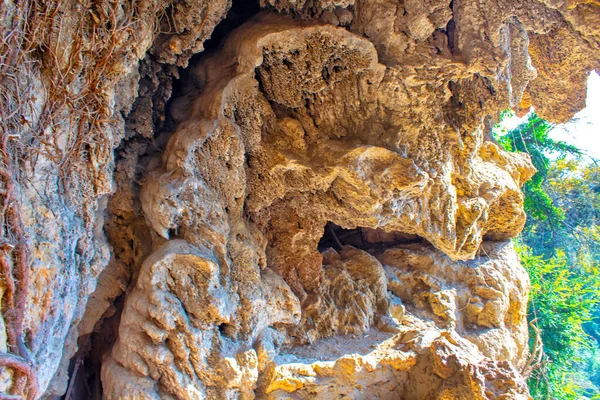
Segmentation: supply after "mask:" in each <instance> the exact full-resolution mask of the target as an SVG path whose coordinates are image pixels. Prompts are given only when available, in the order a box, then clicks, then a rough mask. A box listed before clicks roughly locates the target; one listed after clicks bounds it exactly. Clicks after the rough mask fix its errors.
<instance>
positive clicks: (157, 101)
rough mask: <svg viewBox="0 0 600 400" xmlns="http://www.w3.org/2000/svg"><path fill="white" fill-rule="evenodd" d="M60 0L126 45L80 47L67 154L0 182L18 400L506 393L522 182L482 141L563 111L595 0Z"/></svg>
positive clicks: (8, 374)
mask: <svg viewBox="0 0 600 400" xmlns="http://www.w3.org/2000/svg"><path fill="white" fill-rule="evenodd" d="M67 3H68V2H67ZM75 3H76V2H73V7H71V8H70V7H63V8H60V9H59V10H58V11H56V13H57V14H56V15H58V14H60V15H61V16H62V17H61V18H56V21H62V20H68V21H74V20H76V17H81V18H83V19H82V21H84V22H85V21H87V22H85V23H88V24H89V27H90V29H89V32H96V31H94V29H99V28H97V27H98V26H100V25H101V22H102V21H103V18H108V19H110V18H112V20H111V21H113V22H111V23H109V24H107V25H106V26H109V27H110V26H113V25H114V21H117V22H119V24H121V25H123V26H124V28H123V32H126V34H125V33H123V35H124V36H123V37H120V39H118V40H117V39H115V40H114V43H113V42H110V43H113V45H111V46H112V48H113V50H112V52H110V53H101V54H98V57H97V58H98V60H100V59H102V58H101V57H105V58H106V57H109V55H110V57H113V59H111V60H113V62H112V63H111V67H110V68H108V67H106V68H107V69H106V72H105V73H104V75H103V76H104V77H105V79H104V80H100V81H99V82H98V84H97V85H100V86H97V87H99V88H101V89H102V90H99V92H101V95H102V96H104V97H105V98H106V99H108V100H107V101H106V110H105V112H106V113H108V114H106V115H107V117H106V118H105V119H103V120H102V124H105V125H102V127H103V129H102V130H100V131H93V132H95V133H94V134H91V133H90V135H91V137H87V138H86V139H85V140H86V141H89V146H88V147H87V148H86V149H87V150H86V151H87V153H85V154H88V153H89V154H88V156H87V158H85V157H84V158H83V159H82V160H80V162H79V163H78V164H72V165H73V167H72V169H71V170H70V171H69V173H68V174H65V173H64V171H63V169H64V164H60V163H58V164H57V163H54V161H52V160H51V159H49V158H45V156H44V155H43V154H42V155H39V156H37V157H38V158H37V159H36V160H37V161H36V163H32V162H31V163H30V161H24V162H25V163H26V168H25V169H24V170H26V171H27V174H24V175H23V177H21V178H19V179H21V180H20V181H17V182H16V184H18V185H20V186H18V187H19V188H21V192H20V193H21V198H20V203H19V204H20V205H19V207H20V208H21V213H22V217H21V219H22V221H23V226H24V230H25V231H26V232H27V234H28V237H29V241H28V242H27V246H29V247H30V248H31V249H32V251H31V252H30V253H31V256H30V260H31V261H30V264H29V268H30V270H31V274H30V275H31V277H30V280H31V282H33V284H32V285H31V287H30V288H29V291H28V292H27V293H28V294H27V304H26V307H25V318H24V322H23V337H24V340H23V342H24V343H23V344H24V345H25V346H26V347H27V348H28V351H22V352H21V351H19V352H18V353H20V354H18V353H17V350H14V349H12V348H11V346H10V343H9V345H8V346H7V345H6V343H7V342H6V340H4V339H2V340H4V343H2V344H3V346H0V348H2V349H3V350H5V351H7V352H13V353H15V354H17V355H18V356H19V357H21V358H22V359H24V360H25V361H26V362H27V363H29V364H31V365H33V366H34V367H35V370H36V371H37V372H36V379H35V389H36V390H35V391H32V390H29V391H28V392H27V393H29V395H30V396H29V397H33V398H39V397H42V396H44V397H47V398H51V396H55V395H62V394H64V393H66V392H67V391H69V393H70V395H71V396H75V398H89V397H86V396H90V392H93V395H94V396H97V397H98V396H102V397H103V398H106V399H203V398H206V399H221V398H223V399H234V398H240V399H251V398H272V399H281V398H286V399H303V398H311V399H312V398H321V399H330V398H354V399H361V398H381V399H398V398H406V399H424V398H440V399H471V398H473V399H495V398H511V399H512V398H515V399H519V398H523V399H527V398H528V389H527V386H526V384H525V379H524V377H523V376H522V375H521V372H522V371H523V370H524V367H525V366H526V362H527V359H528V356H529V354H528V352H529V349H528V346H527V340H528V335H527V322H526V302H527V295H528V290H529V282H528V278H527V274H526V273H525V271H524V269H523V268H522V267H521V265H520V263H519V260H518V257H517V256H516V254H515V251H514V249H513V248H512V245H511V243H510V239H511V238H513V237H515V236H516V235H518V234H519V232H520V231H521V229H522V227H523V225H524V223H525V218H526V216H525V214H524V211H523V194H522V192H521V186H522V185H523V184H524V182H526V181H527V180H528V179H529V178H530V177H531V176H532V175H533V173H534V172H535V171H534V169H533V167H532V165H531V162H530V160H529V158H528V156H526V155H522V154H514V153H507V152H505V151H503V150H502V149H501V148H499V146H498V145H497V144H496V143H494V141H493V140H492V138H491V137H490V134H489V132H490V128H491V126H492V125H493V123H494V122H495V121H496V120H497V116H498V112H499V111H501V110H504V109H506V108H509V107H512V108H513V109H515V110H516V111H517V112H519V113H520V112H523V111H524V110H526V109H527V108H528V107H529V106H530V105H531V104H533V105H534V106H535V107H536V110H537V111H538V113H540V115H542V116H544V117H545V118H549V119H551V120H554V121H564V120H566V119H569V118H570V117H571V116H572V115H573V114H574V113H575V112H576V111H577V110H579V109H580V108H581V107H582V106H583V95H584V93H585V85H584V82H585V78H586V76H587V73H588V72H589V71H590V70H593V69H598V68H599V67H600V63H599V61H598V60H600V31H599V29H600V28H599V27H600V6H599V5H598V4H597V2H594V1H590V2H586V1H578V2H555V1H520V0H519V1H517V0H515V1H505V2H497V1H496V2H491V1H483V2H479V3H473V2H464V1H457V0H454V1H445V0H428V1H419V0H410V1H409V0H407V1H397V0H368V1H367V0H364V1H359V0H307V1H304V0H281V1H280V0H261V1H260V2H242V1H241V0H240V1H234V2H233V3H231V2H229V1H200V0H199V1H186V2H170V1H158V0H155V1H141V2H136V5H135V7H134V6H133V5H132V4H130V3H131V2H129V1H121V2H118V1H117V2H113V1H110V2H109V1H107V2H106V3H107V4H106V5H105V6H106V7H104V6H95V7H96V8H93V9H90V10H88V11H86V10H84V9H82V8H81V7H83V6H77V5H76V4H75ZM100 3H101V2H99V4H100ZM109 3H110V4H109ZM11 4H12V3H11ZM102 4H104V3H102ZM109 5H110V7H109ZM103 7H104V8H103ZM7 10H8V11H6V13H7V15H9V16H11V18H12V16H15V15H19V13H20V12H23V11H22V10H21V9H20V8H14V7H13V8H8V9H7ZM111 10H112V11H111ZM69 18H70V19H69ZM7 21H8V19H7ZM49 21H53V20H49ZM48 23H53V22H48ZM82 23H83V22H82ZM99 24H100V25H99ZM111 24H112V25H111ZM121 25H120V26H121ZM73 26H75V25H73ZM94 27H96V28H94ZM92 28H93V29H92ZM73 29H74V28H73ZM73 29H71V30H68V29H66V30H64V31H63V30H61V31H60V32H61V35H60V36H59V38H58V39H57V40H65V41H66V42H65V43H70V42H68V41H69V40H70V39H71V38H72V37H75V36H74V35H76V34H77V31H76V30H73ZM86 32H88V31H86ZM82 37H83V39H81V40H83V41H84V42H85V43H87V41H90V40H92V36H89V35H87V34H86V35H83V36H82ZM125 39H127V40H125ZM40 49H41V50H39V51H42V50H43V47H40ZM71 49H72V47H69V46H64V52H65V53H64V54H65V56H64V57H65V58H64V60H69V59H70V58H69V57H68V54H69V52H70V51H72V50H71ZM32 54H34V53H32ZM86 54H88V53H86ZM107 54H108V55H107ZM60 60H63V58H60ZM140 60H141V61H140ZM65 62H66V61H65ZM31 65H32V67H31V68H34V69H35V68H37V69H35V71H37V72H36V73H38V75H39V81H40V83H39V85H38V86H39V87H38V88H37V89H35V90H38V91H39V93H43V92H44V88H46V89H47V88H48V87H50V86H51V85H53V84H54V85H56V83H55V82H59V81H58V80H52V79H46V75H48V74H49V76H50V78H51V77H52V76H53V75H52V74H59V72H60V71H52V70H48V69H44V70H43V71H42V69H40V68H42V67H41V66H38V64H35V63H32V64H31ZM176 66H179V67H180V68H179V69H177V68H176ZM93 67H94V65H92V64H90V67H89V68H93ZM83 71H87V70H85V69H84V70H83ZM42 72H43V73H42ZM115 74H117V75H118V76H122V77H120V78H119V79H117V80H116V81H114V82H117V83H115V84H111V85H109V84H108V83H106V82H113V81H111V79H113V77H114V76H116V75H115ZM57 76H58V75H57ZM42 77H44V78H43V79H42ZM73 79H75V78H73ZM53 82H54V83H53ZM60 82H63V81H60ZM73 82H75V83H73V84H72V87H71V86H69V88H70V89H69V90H72V91H74V93H75V92H77V91H78V90H83V89H82V88H85V86H84V85H85V83H84V82H83V80H82V79H81V81H80V80H74V81H73ZM102 85H105V86H102ZM567 99H569V101H567ZM573 99H574V100H573ZM32 101H34V100H32ZM46 101H49V100H48V99H47V97H44V96H42V95H40V96H38V97H37V98H36V99H35V102H37V103H35V104H34V105H35V107H38V108H40V107H41V106H42V105H43V103H44V102H46ZM38 103H39V104H38ZM35 107H33V108H32V110H33V109H34V108H35ZM64 107H65V108H64V109H62V111H61V112H64V113H65V114H64V116H66V117H68V116H69V115H71V118H70V119H69V118H67V119H65V121H66V120H68V121H70V122H69V123H66V122H60V121H58V120H52V119H49V120H48V122H47V124H48V127H47V128H48V129H49V130H51V131H52V132H54V134H55V135H56V137H57V138H58V139H57V143H58V144H57V146H63V147H64V146H67V147H68V144H69V143H71V142H70V141H71V136H70V134H71V133H70V132H71V131H72V128H73V126H74V125H75V122H76V119H74V117H73V115H77V114H75V110H74V109H70V108H69V107H75V106H74V105H69V104H67V105H65V106H64ZM31 112H32V115H33V113H34V111H31ZM66 117H65V118H66ZM23 118H24V120H25V121H29V120H32V118H29V116H28V115H24V116H23ZM90 132H92V131H90ZM94 135H104V136H102V137H101V138H100V139H106V140H104V141H99V138H98V137H95V136H94ZM86 143H87V142H86ZM98 143H103V146H104V147H102V146H100V145H98ZM98 149H101V150H102V151H103V154H104V156H105V158H106V160H105V162H102V163H101V162H99V161H98V158H96V155H97V154H96V153H97V151H100V150H98ZM113 150H115V151H114V154H113ZM26 160H29V159H26ZM27 163H29V164H27ZM48 176H54V177H56V176H60V179H59V178H53V179H49V178H48ZM65 187H66V188H67V189H68V190H67V191H65V190H66V189H64V188H65ZM7 248H8V247H7ZM3 290H4V291H6V290H5V289H3ZM3 312H4V311H3ZM4 315H5V320H6V315H7V314H4ZM8 315H9V316H10V314H8ZM9 323H10V321H9ZM0 337H3V336H0ZM78 347H79V350H78V351H77V348H78ZM26 350H27V349H26ZM76 351H77V353H76ZM14 372H15V371H13V370H12V369H11V368H7V369H6V371H5V372H4V373H2V374H1V375H0V389H2V390H4V391H5V392H7V393H11V394H15V395H17V394H25V392H24V391H23V390H24V389H23V388H24V385H23V381H22V377H20V376H19V373H20V372H19V371H17V373H14ZM86 388H88V389H86ZM89 388H92V389H89ZM34 392H35V394H32V393H34Z"/></svg>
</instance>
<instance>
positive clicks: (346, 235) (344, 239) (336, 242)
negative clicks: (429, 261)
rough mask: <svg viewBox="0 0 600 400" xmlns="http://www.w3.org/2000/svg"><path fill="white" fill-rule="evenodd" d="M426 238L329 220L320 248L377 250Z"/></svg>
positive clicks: (321, 250)
mask: <svg viewBox="0 0 600 400" xmlns="http://www.w3.org/2000/svg"><path fill="white" fill-rule="evenodd" d="M423 242H425V240H424V239H423V238H421V237H420V236H418V235H415V234H410V233H406V232H401V231H391V232H386V231H384V230H383V229H372V228H364V227H356V228H353V229H345V228H342V227H341V226H339V225H336V224H334V223H333V222H331V221H329V222H327V224H326V225H325V231H324V233H323V236H322V237H321V240H320V241H319V245H318V250H319V252H323V251H325V250H327V249H329V248H333V249H335V250H341V249H342V247H343V246H346V245H349V246H353V247H356V248H357V249H361V250H365V251H377V250H382V249H384V248H387V247H391V246H396V245H403V244H412V243H423Z"/></svg>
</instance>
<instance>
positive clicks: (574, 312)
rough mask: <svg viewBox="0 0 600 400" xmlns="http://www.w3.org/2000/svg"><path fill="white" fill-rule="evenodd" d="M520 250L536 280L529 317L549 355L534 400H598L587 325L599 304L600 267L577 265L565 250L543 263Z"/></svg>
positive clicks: (534, 381)
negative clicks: (589, 398) (585, 399)
mask: <svg viewBox="0 0 600 400" xmlns="http://www.w3.org/2000/svg"><path fill="white" fill-rule="evenodd" d="M516 248H517V252H518V253H519V255H520V257H521V262H522V264H523V266H524V267H525V269H527V272H528V273H529V277H530V279H531V292H530V302H529V310H528V312H529V316H530V318H535V319H536V321H537V327H538V329H539V330H540V332H541V338H542V343H543V344H544V351H545V353H546V359H545V361H546V363H545V364H544V365H543V366H542V368H540V369H538V370H536V371H535V372H534V374H533V375H532V377H531V379H530V389H531V393H532V396H534V398H547V397H548V396H550V397H551V398H553V399H580V398H582V395H584V394H585V393H586V392H587V391H591V392H592V393H588V394H591V395H593V394H594V393H593V392H594V391H595V390H596V389H595V387H594V385H593V383H592V382H591V381H589V377H590V376H593V375H594V374H595V373H598V372H599V371H600V369H599V367H600V365H598V363H597V362H596V360H595V357H594V356H595V352H596V351H597V342H595V341H594V340H591V338H590V337H589V335H588V334H587V333H586V331H585V329H584V325H585V324H586V323H587V322H589V321H591V320H592V319H593V314H594V310H595V308H596V307H597V306H598V304H599V302H600V279H598V277H599V276H600V267H599V266H598V265H597V264H596V265H595V264H591V263H589V262H587V261H585V260H581V261H580V262H578V263H577V265H573V264H571V263H569V261H568V259H567V257H566V255H565V253H564V251H563V250H560V249H559V250H557V254H556V255H555V256H553V257H551V258H550V259H544V257H542V256H535V255H533V254H532V251H531V248H529V247H527V246H526V245H524V244H522V243H517V246H516ZM531 339H532V340H533V335H532V338H531ZM582 366H584V367H585V368H582Z"/></svg>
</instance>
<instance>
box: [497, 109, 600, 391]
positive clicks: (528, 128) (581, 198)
mask: <svg viewBox="0 0 600 400" xmlns="http://www.w3.org/2000/svg"><path fill="white" fill-rule="evenodd" d="M508 116H510V114H504V117H508ZM552 128H553V126H552V125H551V124H550V123H548V122H546V121H544V120H542V119H541V118H539V117H538V116H537V115H535V114H531V115H530V116H529V117H528V118H527V120H526V121H525V122H524V123H522V124H521V125H519V126H518V127H517V128H515V129H513V130H510V131H506V130H504V131H499V130H496V133H497V136H496V139H497V140H498V142H499V143H500V145H501V146H502V147H504V148H505V149H506V150H508V151H519V152H526V153H528V154H529V155H530V157H531V160H532V162H533V164H534V166H535V167H536V168H537V173H536V174H535V176H534V177H533V179H532V180H531V181H529V182H528V183H526V184H525V186H524V188H523V189H524V193H525V203H524V207H525V211H526V213H527V216H528V219H527V223H526V225H525V228H524V230H523V233H522V236H521V237H520V238H519V239H518V240H517V246H516V248H517V251H518V252H519V254H520V256H521V261H522V263H523V265H524V267H525V268H526V269H527V271H528V272H529V275H530V279H531V285H532V286H531V293H530V302H529V310H528V311H529V315H528V317H529V320H530V321H532V320H534V321H535V324H536V326H537V328H538V329H539V331H540V335H541V339H542V342H543V345H544V352H545V355H544V359H543V360H544V361H543V363H542V365H541V367H540V368H539V369H537V370H536V371H535V372H534V373H533V374H532V376H531V378H530V381H529V384H530V389H531V393H532V395H533V396H534V398H536V399H600V391H599V389H598V388H599V387H600V347H599V345H598V343H599V340H600V225H599V224H598V222H599V221H600V167H599V166H598V165H597V164H596V163H595V162H592V163H586V162H584V160H583V158H582V157H581V151H580V150H579V149H577V148H576V147H574V146H571V145H568V144H566V143H563V142H559V141H555V140H553V139H552V138H550V137H549V132H550V131H551V129H552ZM534 336H535V332H534V331H532V332H531V339H532V345H533V339H534Z"/></svg>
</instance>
